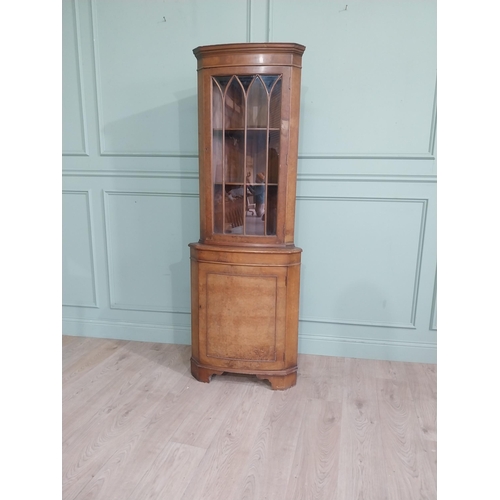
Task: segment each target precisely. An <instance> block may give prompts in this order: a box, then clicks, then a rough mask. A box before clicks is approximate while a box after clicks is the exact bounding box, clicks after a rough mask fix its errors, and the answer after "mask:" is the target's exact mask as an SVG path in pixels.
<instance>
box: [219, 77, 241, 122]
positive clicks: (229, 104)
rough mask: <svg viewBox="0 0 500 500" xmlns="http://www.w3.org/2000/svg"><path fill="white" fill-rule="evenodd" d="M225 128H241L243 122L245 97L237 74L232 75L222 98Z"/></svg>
mask: <svg viewBox="0 0 500 500" xmlns="http://www.w3.org/2000/svg"><path fill="white" fill-rule="evenodd" d="M224 112H225V119H226V120H225V121H226V123H225V128H226V130H228V129H233V128H243V127H244V124H245V97H244V93H243V87H242V86H241V83H240V81H239V80H238V77H237V76H233V78H232V79H231V81H230V82H229V84H228V86H227V89H226V96H225V99H224Z"/></svg>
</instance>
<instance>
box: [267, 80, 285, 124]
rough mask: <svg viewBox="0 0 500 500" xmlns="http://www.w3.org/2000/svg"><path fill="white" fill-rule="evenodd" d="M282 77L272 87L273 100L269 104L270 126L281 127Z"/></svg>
mask: <svg viewBox="0 0 500 500" xmlns="http://www.w3.org/2000/svg"><path fill="white" fill-rule="evenodd" d="M281 82H282V79H281V77H280V78H279V80H278V81H277V82H276V83H275V85H274V87H272V89H271V102H270V105H269V127H270V128H280V127H281Z"/></svg>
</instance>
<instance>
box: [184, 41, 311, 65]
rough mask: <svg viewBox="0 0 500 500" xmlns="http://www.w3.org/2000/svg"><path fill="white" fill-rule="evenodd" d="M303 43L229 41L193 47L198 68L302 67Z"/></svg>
mask: <svg viewBox="0 0 500 500" xmlns="http://www.w3.org/2000/svg"><path fill="white" fill-rule="evenodd" d="M305 49H306V48H305V46H304V45H300V44H298V43H281V42H273V43H229V44H219V45H205V46H201V47H196V48H195V49H193V53H194V55H195V56H196V59H197V60H198V70H201V69H207V68H220V67H228V66H235V65H238V66H295V67H298V68H301V67H302V54H303V53H304V50H305Z"/></svg>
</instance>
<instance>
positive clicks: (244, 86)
mask: <svg viewBox="0 0 500 500" xmlns="http://www.w3.org/2000/svg"><path fill="white" fill-rule="evenodd" d="M272 69H275V70H276V71H273V72H272V73H271V72H270V73H252V74H244V73H242V72H235V73H231V74H225V75H219V74H207V75H206V76H205V80H204V88H205V92H206V94H207V95H209V96H210V99H209V102H210V107H209V108H208V107H207V108H205V109H206V110H207V112H208V113H210V118H211V120H210V123H211V130H210V136H209V137H206V138H205V140H206V141H207V144H210V147H209V148H208V149H209V150H210V157H209V158H206V159H207V160H209V161H205V163H204V164H205V165H210V166H211V167H210V168H211V171H210V172H208V171H206V172H204V178H205V179H206V181H205V182H206V183H205V186H206V188H207V189H209V190H210V191H209V193H210V194H209V200H210V201H209V200H207V201H208V204H207V207H206V208H207V212H208V214H210V215H211V220H207V223H208V227H207V234H210V235H212V237H213V239H214V240H219V241H227V242H231V241H232V242H236V241H240V242H247V241H249V238H252V239H253V241H255V242H256V243H262V244H273V243H278V242H280V241H282V240H283V237H284V234H283V232H284V231H283V226H284V212H283V210H280V209H279V207H280V206H281V205H284V201H283V199H284V197H285V193H286V161H284V160H285V158H284V157H286V154H285V151H286V150H287V145H288V130H283V127H282V125H283V123H285V124H287V123H288V121H287V120H286V119H284V116H283V115H284V113H285V114H286V113H287V112H288V109H289V107H288V106H285V105H284V102H285V101H286V99H287V96H288V95H289V89H287V88H286V85H285V82H286V81H288V80H287V78H289V76H287V75H288V72H287V70H286V69H284V68H272ZM205 153H206V152H205ZM266 242H267V243H266Z"/></svg>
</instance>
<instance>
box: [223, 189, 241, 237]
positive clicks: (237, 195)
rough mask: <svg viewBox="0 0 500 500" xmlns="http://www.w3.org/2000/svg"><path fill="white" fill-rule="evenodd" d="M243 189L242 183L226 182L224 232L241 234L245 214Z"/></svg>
mask: <svg viewBox="0 0 500 500" xmlns="http://www.w3.org/2000/svg"><path fill="white" fill-rule="evenodd" d="M243 190H244V186H243V185H227V184H226V199H225V214H226V226H225V229H224V232H226V233H233V234H243V218H244V216H245V211H244V210H243V203H244V194H243Z"/></svg>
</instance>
